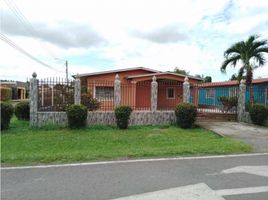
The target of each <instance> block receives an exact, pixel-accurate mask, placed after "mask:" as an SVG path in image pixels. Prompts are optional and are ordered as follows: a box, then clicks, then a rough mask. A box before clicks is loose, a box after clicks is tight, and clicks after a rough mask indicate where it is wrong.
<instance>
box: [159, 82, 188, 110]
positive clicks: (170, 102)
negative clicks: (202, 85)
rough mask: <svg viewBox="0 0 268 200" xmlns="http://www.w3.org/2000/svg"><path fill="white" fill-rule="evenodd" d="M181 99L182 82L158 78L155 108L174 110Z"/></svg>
mask: <svg viewBox="0 0 268 200" xmlns="http://www.w3.org/2000/svg"><path fill="white" fill-rule="evenodd" d="M182 101H183V84H182V82H180V81H175V80H158V98H157V109H158V110H161V111H164V110H174V109H175V107H176V105H177V104H178V103H180V102H182Z"/></svg>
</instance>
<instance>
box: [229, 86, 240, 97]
mask: <svg viewBox="0 0 268 200" xmlns="http://www.w3.org/2000/svg"><path fill="white" fill-rule="evenodd" d="M237 92H238V91H237V88H235V87H230V88H229V97H236V96H237Z"/></svg>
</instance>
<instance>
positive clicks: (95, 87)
mask: <svg viewBox="0 0 268 200" xmlns="http://www.w3.org/2000/svg"><path fill="white" fill-rule="evenodd" d="M97 87H110V88H113V90H112V91H113V95H112V97H111V98H98V97H97V96H96V92H97ZM93 96H94V98H96V99H98V100H103V101H111V100H113V99H114V86H109V85H107V86H105V85H101V86H98V85H95V86H94V95H93Z"/></svg>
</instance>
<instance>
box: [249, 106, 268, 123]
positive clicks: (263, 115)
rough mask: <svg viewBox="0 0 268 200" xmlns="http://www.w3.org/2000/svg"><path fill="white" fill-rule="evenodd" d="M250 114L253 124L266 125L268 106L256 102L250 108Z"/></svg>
mask: <svg viewBox="0 0 268 200" xmlns="http://www.w3.org/2000/svg"><path fill="white" fill-rule="evenodd" d="M249 114H250V118H251V120H252V122H253V124H257V125H264V123H265V122H266V120H267V117H268V108H266V107H265V106H264V105H261V104H254V105H253V106H251V107H250V108H249Z"/></svg>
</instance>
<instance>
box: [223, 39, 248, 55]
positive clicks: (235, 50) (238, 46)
mask: <svg viewBox="0 0 268 200" xmlns="http://www.w3.org/2000/svg"><path fill="white" fill-rule="evenodd" d="M243 43H244V42H243V41H241V42H238V43H235V44H233V45H232V46H231V47H230V48H228V49H227V50H226V51H225V52H224V57H225V58H227V57H228V56H231V55H238V54H241V50H242V46H243V45H244V44H243Z"/></svg>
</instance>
